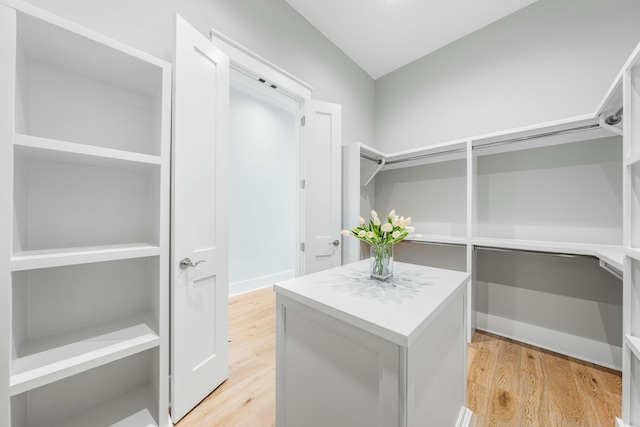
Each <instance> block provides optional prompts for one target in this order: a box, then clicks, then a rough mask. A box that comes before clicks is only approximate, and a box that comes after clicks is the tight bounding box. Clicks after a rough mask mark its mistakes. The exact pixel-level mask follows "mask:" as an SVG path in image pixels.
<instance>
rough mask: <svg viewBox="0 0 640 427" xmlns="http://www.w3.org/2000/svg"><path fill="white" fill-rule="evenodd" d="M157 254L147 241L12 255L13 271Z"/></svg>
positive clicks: (157, 251) (156, 249)
mask: <svg viewBox="0 0 640 427" xmlns="http://www.w3.org/2000/svg"><path fill="white" fill-rule="evenodd" d="M157 255H160V248H159V247H158V246H154V245H149V244H146V243H130V244H122V245H104V246H85V247H79V248H58V249H43V250H34V251H23V252H18V253H14V254H13V256H12V257H11V271H22V270H33V269H36V268H48V267H62V266H65V265H76V264H88V263H92V262H104V261H116V260H120V259H131V258H142V257H150V256H157Z"/></svg>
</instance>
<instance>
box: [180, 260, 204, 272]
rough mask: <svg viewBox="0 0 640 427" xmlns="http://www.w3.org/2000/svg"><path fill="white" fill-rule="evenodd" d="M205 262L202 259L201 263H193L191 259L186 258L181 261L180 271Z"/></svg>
mask: <svg viewBox="0 0 640 427" xmlns="http://www.w3.org/2000/svg"><path fill="white" fill-rule="evenodd" d="M203 262H205V260H203V259H201V260H200V261H198V262H196V263H194V262H193V261H191V260H190V259H189V258H185V259H183V260H182V261H180V269H181V270H186V269H187V268H189V267H195V266H196V265H198V264H200V263H203Z"/></svg>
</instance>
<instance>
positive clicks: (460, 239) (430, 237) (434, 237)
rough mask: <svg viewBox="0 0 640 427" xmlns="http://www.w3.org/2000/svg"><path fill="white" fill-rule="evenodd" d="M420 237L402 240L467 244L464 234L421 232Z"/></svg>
mask: <svg viewBox="0 0 640 427" xmlns="http://www.w3.org/2000/svg"><path fill="white" fill-rule="evenodd" d="M421 236H422V237H411V238H406V239H404V240H403V242H409V243H418V244H419V243H436V244H438V243H444V244H448V245H460V246H464V245H466V244H467V238H466V237H464V236H446V235H441V234H422V235H421Z"/></svg>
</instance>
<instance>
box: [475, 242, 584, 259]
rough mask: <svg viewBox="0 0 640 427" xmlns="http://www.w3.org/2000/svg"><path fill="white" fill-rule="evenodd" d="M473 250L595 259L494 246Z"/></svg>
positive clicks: (579, 255)
mask: <svg viewBox="0 0 640 427" xmlns="http://www.w3.org/2000/svg"><path fill="white" fill-rule="evenodd" d="M473 249H474V250H476V249H480V250H483V251H493V252H518V253H523V254H529V255H549V256H557V257H561V258H594V256H592V255H583V254H568V253H563V252H549V251H534V250H530V249H512V248H495V247H493V246H479V245H474V246H473Z"/></svg>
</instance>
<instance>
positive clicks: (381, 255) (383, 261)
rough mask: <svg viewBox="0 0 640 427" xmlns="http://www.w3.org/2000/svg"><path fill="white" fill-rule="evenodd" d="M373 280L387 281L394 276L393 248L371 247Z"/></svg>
mask: <svg viewBox="0 0 640 427" xmlns="http://www.w3.org/2000/svg"><path fill="white" fill-rule="evenodd" d="M369 253H370V258H369V259H370V271H371V278H372V279H376V280H387V279H389V278H391V277H392V276H393V246H391V245H389V246H375V245H371V247H370V252H369Z"/></svg>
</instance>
